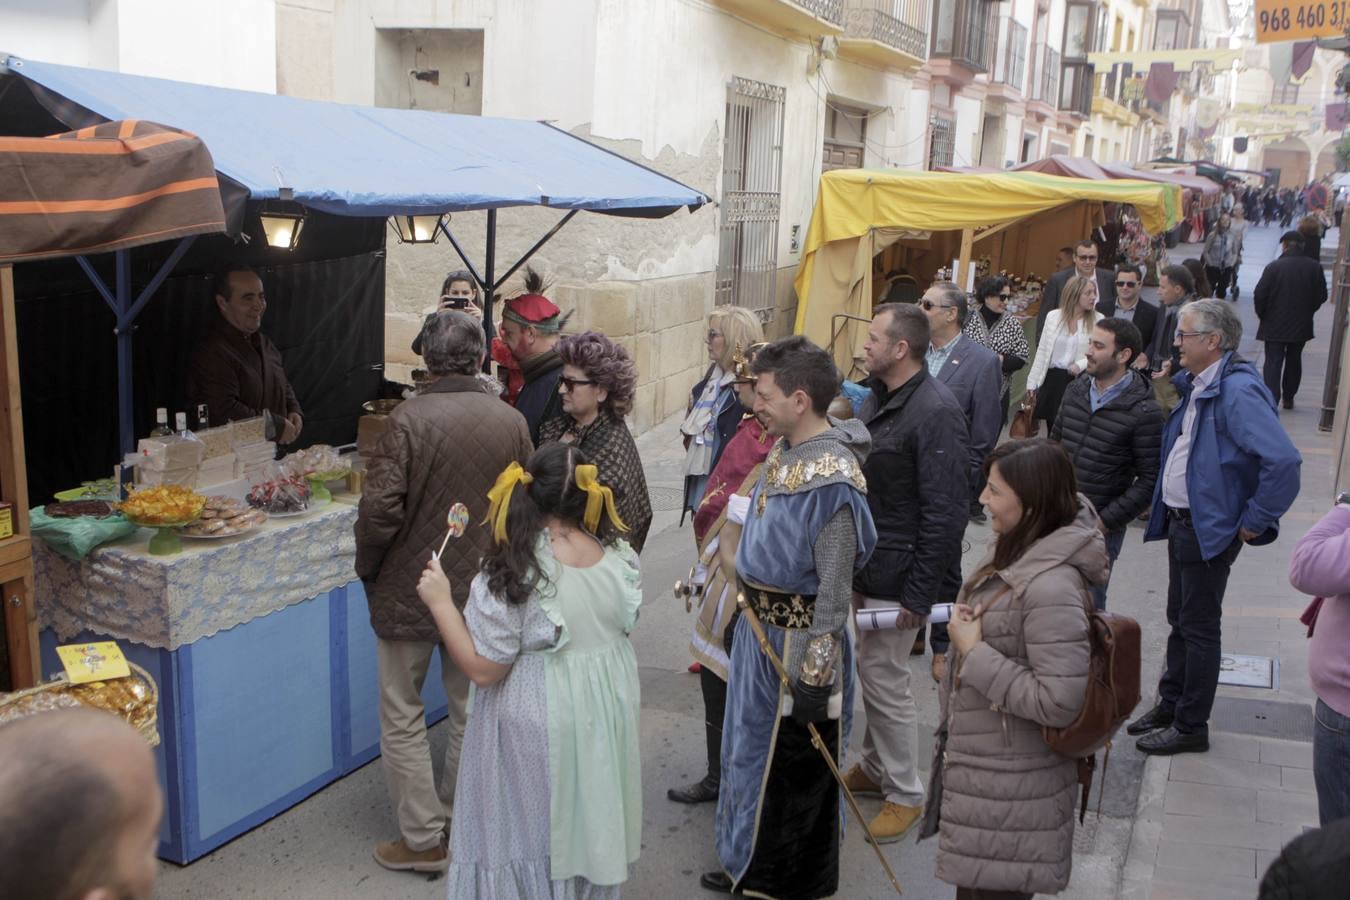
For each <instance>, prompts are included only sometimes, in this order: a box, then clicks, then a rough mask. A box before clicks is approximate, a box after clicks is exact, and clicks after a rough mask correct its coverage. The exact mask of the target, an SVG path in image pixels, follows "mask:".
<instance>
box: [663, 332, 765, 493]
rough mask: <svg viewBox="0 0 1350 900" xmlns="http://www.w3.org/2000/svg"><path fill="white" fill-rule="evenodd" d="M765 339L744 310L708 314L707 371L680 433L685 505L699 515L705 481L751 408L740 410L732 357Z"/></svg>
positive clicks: (690, 402) (692, 395)
mask: <svg viewBox="0 0 1350 900" xmlns="http://www.w3.org/2000/svg"><path fill="white" fill-rule="evenodd" d="M763 340H764V326H763V325H761V324H760V322H759V317H758V316H756V315H755V314H754V313H753V312H751V311H750V310H749V309H747V308H745V307H744V306H731V305H726V306H719V307H717V308H716V309H714V310H713V311H712V312H711V313H709V314H708V333H707V335H706V337H705V338H704V343H705V344H706V345H707V348H708V368H707V370H706V371H705V372H704V373H703V380H702V381H700V382H699V383H698V384H696V385H694V388H693V390H692V391H690V394H689V406H688V408H687V409H686V410H685V416H684V422H682V423H681V424H680V433H681V434H682V435H683V436H684V450H685V460H684V506H683V508H682V510H681V513H680V518H681V519H683V518H684V513H686V512H697V511H698V507H699V503H700V502H701V501H702V500H703V491H704V489H705V488H706V487H707V486H708V476H709V475H711V474H712V470H713V469H715V468H717V461H718V460H719V459H721V458H722V451H723V450H725V449H726V446H727V444H728V443H729V442H730V441H731V436H732V435H734V434H735V433H736V428H737V426H738V425H740V423H741V418H742V417H743V416H744V415H745V414H746V413H747V412H749V411H750V410H749V408H748V407H746V406H743V405H741V402H740V400H739V399H738V395H737V392H736V385H735V380H736V374H735V365H734V363H733V361H732V360H733V357H735V355H736V353H737V352H741V353H744V352H745V350H746V349H747V348H749V347H750V346H751V345H753V344H758V343H760V342H762V341H763Z"/></svg>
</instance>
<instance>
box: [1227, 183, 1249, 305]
mask: <svg viewBox="0 0 1350 900" xmlns="http://www.w3.org/2000/svg"><path fill="white" fill-rule="evenodd" d="M1250 224H1251V223H1250V221H1249V218H1248V216H1247V213H1246V210H1244V209H1243V208H1242V207H1241V206H1239V207H1237V208H1236V209H1234V210H1233V221H1232V222H1231V223H1229V225H1228V233H1229V235H1230V236H1231V240H1230V241H1229V243H1228V258H1227V259H1226V260H1225V263H1226V265H1227V268H1228V270H1229V276H1228V286H1229V287H1230V288H1231V289H1232V296H1233V302H1234V303H1236V302H1237V299H1238V290H1239V289H1238V272H1239V271H1240V270H1241V268H1242V250H1243V248H1244V246H1245V245H1246V242H1247V228H1248V226H1249V225H1250Z"/></svg>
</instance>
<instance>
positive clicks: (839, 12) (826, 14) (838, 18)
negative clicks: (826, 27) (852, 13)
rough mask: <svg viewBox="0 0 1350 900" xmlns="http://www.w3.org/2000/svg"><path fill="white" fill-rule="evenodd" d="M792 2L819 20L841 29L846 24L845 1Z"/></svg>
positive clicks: (809, 0)
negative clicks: (831, 23)
mask: <svg viewBox="0 0 1350 900" xmlns="http://www.w3.org/2000/svg"><path fill="white" fill-rule="evenodd" d="M791 2H792V3H793V5H795V6H800V7H801V8H802V9H804V10H806V11H807V12H809V13H811V15H813V16H815V17H816V18H818V19H824V20H825V21H827V22H833V23H834V24H836V25H839V26H841V27H842V26H843V24H844V0H791Z"/></svg>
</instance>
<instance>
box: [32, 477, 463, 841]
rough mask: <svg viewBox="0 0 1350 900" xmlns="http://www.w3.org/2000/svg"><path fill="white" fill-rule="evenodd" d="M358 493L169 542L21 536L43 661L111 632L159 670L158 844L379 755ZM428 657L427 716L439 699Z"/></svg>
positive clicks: (231, 819)
mask: <svg viewBox="0 0 1350 900" xmlns="http://www.w3.org/2000/svg"><path fill="white" fill-rule="evenodd" d="M356 499H357V498H356V497H354V496H351V495H335V499H334V501H333V502H331V503H329V504H327V505H326V506H323V507H320V508H317V509H312V510H310V511H308V512H307V513H305V514H303V515H301V516H296V517H292V518H272V519H269V520H268V521H267V522H266V523H264V524H263V525H262V526H261V527H260V528H259V529H258V530H256V531H254V532H251V533H249V534H246V535H240V536H238V537H233V538H224V539H220V540H202V541H188V540H186V539H185V540H184V542H183V544H184V547H183V551H182V552H181V553H178V554H174V555H172V556H154V555H152V554H151V553H150V552H149V549H148V546H147V545H148V541H149V539H150V537H151V532H150V531H149V530H147V529H141V530H138V531H137V532H136V533H135V534H134V535H131V536H129V537H127V538H125V539H123V540H120V541H116V542H113V543H110V544H106V545H104V546H102V547H99V548H98V549H96V550H94V551H93V552H91V553H90V554H89V556H88V557H87V558H85V559H84V560H83V561H80V562H76V561H73V560H70V559H67V558H66V557H64V556H61V555H59V554H57V553H55V552H53V551H52V550H51V549H49V548H48V547H47V546H46V545H44V544H43V543H42V541H40V540H35V541H34V542H33V545H34V563H35V589H36V600H37V611H38V616H39V623H40V627H41V629H42V630H41V649H42V665H43V672H44V675H46V676H47V677H50V676H51V675H53V674H54V673H55V672H56V671H59V666H60V664H59V663H58V662H57V659H56V653H55V648H56V646H57V645H58V644H66V643H71V642H74V641H85V640H116V641H118V643H119V644H120V645H121V647H122V649H123V652H124V653H125V654H126V656H127V658H128V659H130V660H131V661H132V662H135V663H137V664H138V665H140V666H142V667H143V668H144V669H146V671H147V672H149V673H150V675H151V676H152V677H153V678H154V679H155V681H156V682H157V683H158V684H159V687H160V695H159V722H160V731H161V743H160V746H159V747H158V748H157V749H156V755H157V761H158V763H159V774H160V781H161V784H162V785H163V787H164V791H165V817H164V822H163V824H162V826H161V830H160V848H159V852H160V856H161V857H163V858H164V859H168V860H172V861H174V862H178V863H187V862H191V861H192V860H194V859H196V858H198V857H200V856H202V855H204V854H206V853H209V852H210V851H211V850H213V849H215V848H216V847H219V846H220V845H222V844H224V843H225V842H226V841H229V840H230V839H231V838H234V837H236V836H238V835H240V834H242V833H243V832H245V831H247V830H248V829H250V828H253V827H254V826H256V825H258V824H260V823H262V822H264V821H266V820H267V819H269V818H271V817H272V816H275V815H277V814H278V813H280V812H282V811H284V810H286V809H288V808H290V807H291V806H293V805H295V804H296V803H298V802H299V801H301V800H303V799H304V798H305V797H307V796H309V795H310V794H312V793H314V792H315V791H317V790H319V789H320V788H322V787H323V786H324V785H326V784H329V783H330V782H332V781H334V780H336V779H338V778H340V777H342V776H343V775H345V774H347V773H348V772H351V771H352V770H354V769H356V768H358V767H360V766H362V765H364V764H365V763H367V762H369V761H370V760H372V759H374V758H375V757H376V756H378V755H379V718H378V712H379V690H378V680H377V676H376V665H375V636H374V634H373V632H372V631H371V629H370V622H369V615H368V612H367V608H366V602H365V592H364V590H363V589H362V586H361V582H360V581H359V580H357V578H356V574H355V571H354V569H353V565H354V559H355V541H354V539H353V536H352V526H353V524H354V523H355V521H356V507H355V503H356ZM437 665H438V661H437V660H433V662H432V671H430V672H429V673H428V675H427V680H426V689H425V691H424V700H425V702H426V704H427V709H428V710H430V711H431V713H430V715H429V716H428V721H429V722H430V721H435V720H438V719H440V718H442V717H444V715H445V710H446V703H445V698H444V694H443V691H442V689H441V686H440V683H441V682H440V673H439V671H438V670H437V669H436V666H437Z"/></svg>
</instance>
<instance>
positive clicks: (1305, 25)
mask: <svg viewBox="0 0 1350 900" xmlns="http://www.w3.org/2000/svg"><path fill="white" fill-rule="evenodd" d="M1347 25H1350V0H1311V2H1310V0H1256V42H1257V43H1258V44H1270V43H1274V42H1277V41H1297V40H1303V39H1305V38H1314V37H1339V36H1341V35H1342V34H1343V33H1344V32H1345V28H1346V26H1347Z"/></svg>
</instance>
